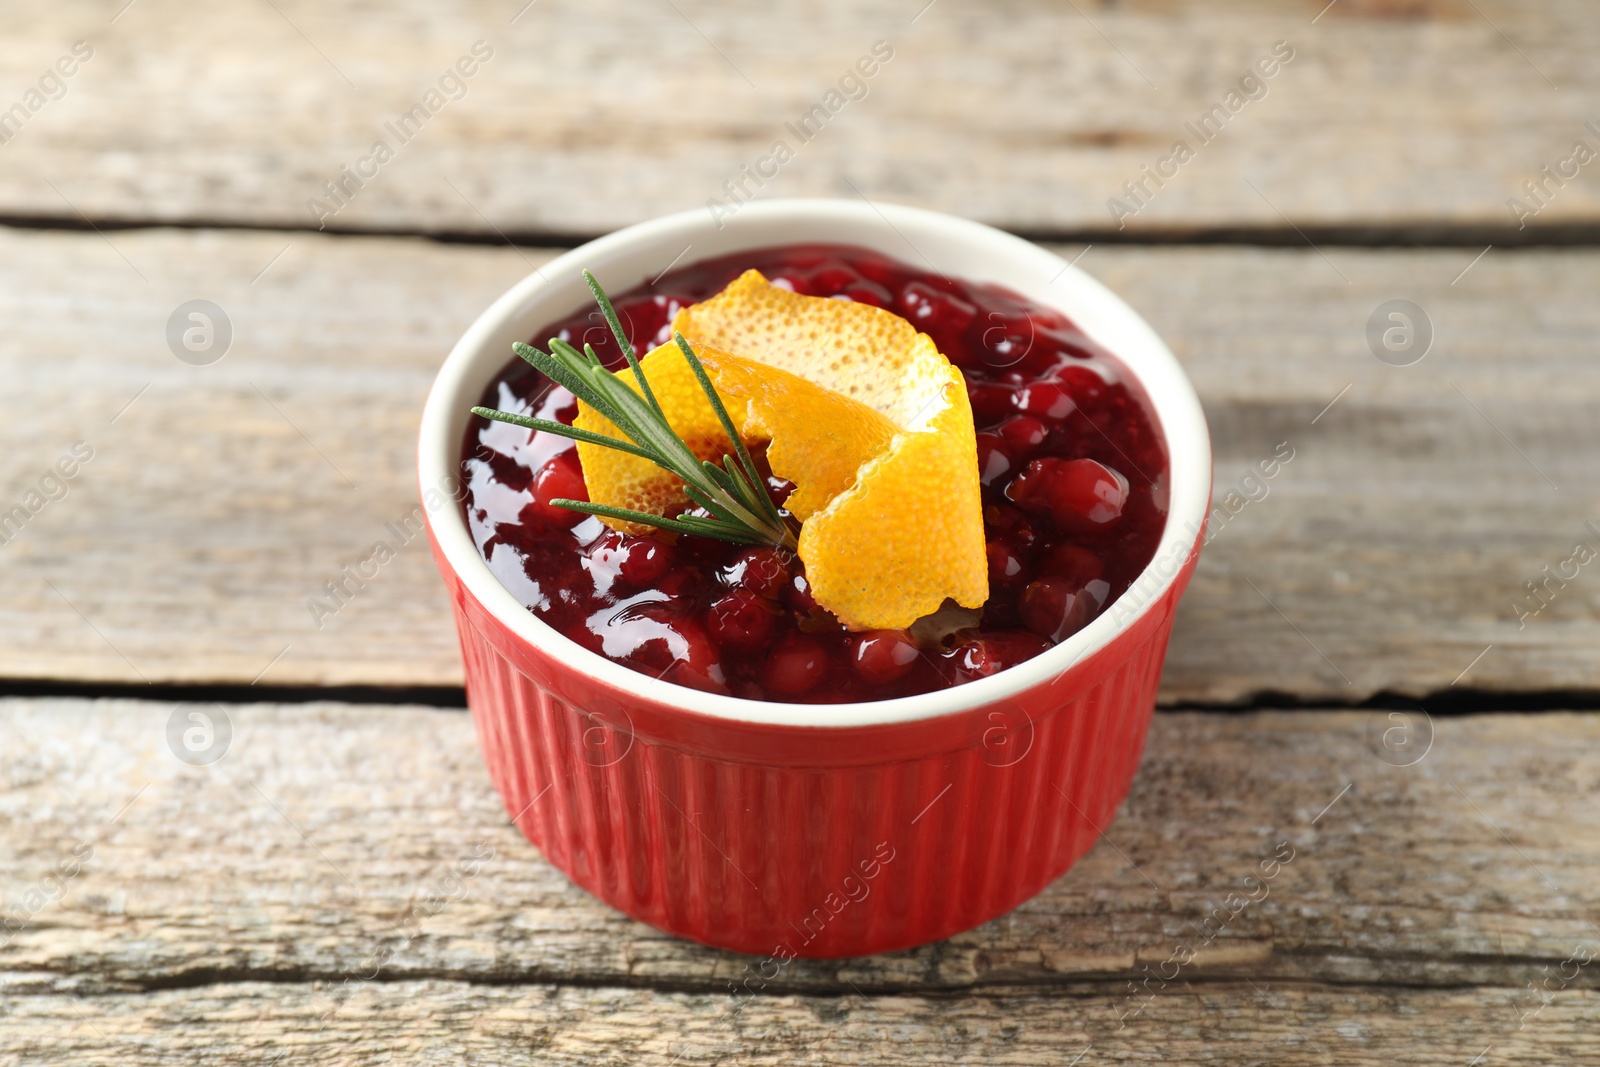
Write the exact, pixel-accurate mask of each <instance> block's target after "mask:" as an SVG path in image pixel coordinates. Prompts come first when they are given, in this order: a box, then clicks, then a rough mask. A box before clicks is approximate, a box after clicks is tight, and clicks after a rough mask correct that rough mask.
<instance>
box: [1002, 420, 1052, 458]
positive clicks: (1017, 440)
mask: <svg viewBox="0 0 1600 1067" xmlns="http://www.w3.org/2000/svg"><path fill="white" fill-rule="evenodd" d="M1049 436H1050V427H1049V426H1046V425H1045V424H1044V423H1043V422H1042V421H1041V420H1039V419H1036V418H1034V417H1033V416H1032V415H1016V416H1014V417H1012V418H1009V419H1007V420H1006V421H1005V422H1002V423H1001V424H1000V437H1001V438H1002V439H1003V440H1004V441H1005V443H1006V451H1007V452H1009V453H1010V454H1011V455H1012V456H1013V457H1015V458H1017V459H1022V458H1024V457H1026V456H1027V455H1028V453H1029V452H1032V451H1033V450H1034V449H1036V448H1038V447H1039V446H1040V445H1042V444H1044V441H1045V438H1047V437H1049Z"/></svg>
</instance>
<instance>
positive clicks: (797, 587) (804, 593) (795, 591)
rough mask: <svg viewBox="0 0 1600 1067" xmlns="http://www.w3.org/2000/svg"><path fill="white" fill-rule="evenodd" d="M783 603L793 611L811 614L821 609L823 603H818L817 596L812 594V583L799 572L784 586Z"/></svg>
mask: <svg viewBox="0 0 1600 1067" xmlns="http://www.w3.org/2000/svg"><path fill="white" fill-rule="evenodd" d="M783 603H784V605H785V606H786V607H788V608H789V609H790V610H791V611H794V612H797V613H799V614H801V615H810V614H812V613H813V612H817V611H821V610H822V605H821V604H818V603H817V598H816V597H814V596H812V595H811V583H810V582H808V581H806V576H805V575H804V574H797V575H795V576H794V577H793V578H792V579H790V580H789V581H788V582H787V583H785V585H784V587H783Z"/></svg>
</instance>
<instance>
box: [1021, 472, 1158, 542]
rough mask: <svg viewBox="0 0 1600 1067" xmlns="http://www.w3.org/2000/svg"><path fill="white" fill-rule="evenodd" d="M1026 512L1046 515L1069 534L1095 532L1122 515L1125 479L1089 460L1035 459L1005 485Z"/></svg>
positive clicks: (1126, 481) (1126, 486)
mask: <svg viewBox="0 0 1600 1067" xmlns="http://www.w3.org/2000/svg"><path fill="white" fill-rule="evenodd" d="M1006 496H1007V497H1008V498H1010V499H1011V500H1013V501H1015V502H1016V503H1017V504H1018V505H1019V506H1020V507H1022V508H1023V509H1024V510H1026V511H1030V512H1032V513H1034V514H1035V515H1048V516H1050V518H1051V519H1052V520H1053V521H1054V522H1055V524H1056V526H1057V527H1058V528H1059V529H1061V530H1063V531H1066V532H1068V533H1094V532H1096V531H1099V530H1103V529H1105V528H1106V527H1107V526H1109V525H1111V524H1112V523H1113V522H1116V521H1117V520H1118V519H1119V518H1121V517H1122V508H1123V505H1125V504H1126V503H1127V502H1128V479H1126V478H1124V477H1123V476H1122V475H1121V474H1120V473H1118V472H1117V471H1114V470H1112V469H1111V468H1110V467H1107V466H1105V465H1104V464H1102V463H1099V462H1097V461H1095V460H1092V459H1057V458H1055V457H1053V456H1050V457H1046V458H1044V459H1036V460H1034V461H1033V462H1031V463H1029V464H1028V465H1027V466H1026V467H1025V468H1023V471H1022V473H1021V474H1019V475H1017V477H1016V478H1015V479H1013V480H1012V482H1011V484H1010V485H1008V486H1006Z"/></svg>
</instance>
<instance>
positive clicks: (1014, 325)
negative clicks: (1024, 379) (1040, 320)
mask: <svg viewBox="0 0 1600 1067" xmlns="http://www.w3.org/2000/svg"><path fill="white" fill-rule="evenodd" d="M1006 303H1007V304H1008V305H1011V302H1010V301H1007V302H1006ZM1036 332H1037V331H1036V329H1035V327H1034V324H1033V320H1032V319H1031V318H1029V317H1028V313H1027V312H1026V311H1024V310H1022V309H1021V308H1020V307H1017V306H1014V305H1012V306H1007V307H1005V308H1004V309H995V310H990V311H988V312H987V313H986V314H985V315H984V317H983V319H982V320H980V322H979V323H978V325H977V326H975V327H973V328H972V329H971V330H969V331H968V334H967V336H969V337H975V338H976V345H975V347H976V348H977V349H978V351H979V353H980V354H981V356H982V358H983V362H984V363H985V364H987V365H988V366H990V367H1014V366H1016V365H1017V364H1018V363H1020V362H1022V360H1023V359H1024V358H1025V357H1026V356H1027V355H1028V353H1029V352H1030V351H1032V349H1033V343H1034V337H1035V334H1036Z"/></svg>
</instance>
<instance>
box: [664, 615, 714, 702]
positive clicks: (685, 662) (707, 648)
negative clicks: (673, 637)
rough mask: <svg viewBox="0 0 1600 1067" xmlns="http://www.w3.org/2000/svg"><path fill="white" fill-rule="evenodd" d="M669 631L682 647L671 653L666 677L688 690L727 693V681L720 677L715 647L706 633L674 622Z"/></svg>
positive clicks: (688, 623)
mask: <svg viewBox="0 0 1600 1067" xmlns="http://www.w3.org/2000/svg"><path fill="white" fill-rule="evenodd" d="M672 626H673V629H675V630H677V632H678V634H679V636H680V637H681V638H682V645H681V647H679V648H678V649H675V650H674V655H675V659H676V661H677V662H675V663H674V664H673V666H672V669H671V671H670V672H669V674H668V675H667V677H669V678H671V680H672V681H674V682H677V683H678V684H679V685H686V686H689V687H690V688H691V689H703V690H705V691H706V692H708V693H724V694H725V693H727V691H728V679H727V676H726V675H725V674H724V673H723V670H722V662H721V659H720V658H719V657H718V655H717V649H716V646H715V645H713V644H712V643H711V639H710V638H709V637H707V636H706V632H705V631H704V630H702V629H700V627H698V626H696V625H695V624H694V623H693V622H692V621H690V620H688V619H675V620H673V623H672Z"/></svg>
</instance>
